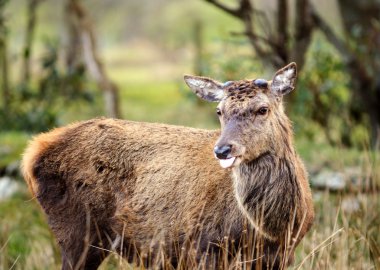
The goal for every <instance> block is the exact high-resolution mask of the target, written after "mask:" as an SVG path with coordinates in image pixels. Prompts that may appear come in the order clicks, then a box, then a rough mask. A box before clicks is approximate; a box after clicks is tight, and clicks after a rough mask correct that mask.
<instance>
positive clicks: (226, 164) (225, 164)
mask: <svg viewBox="0 0 380 270" xmlns="http://www.w3.org/2000/svg"><path fill="white" fill-rule="evenodd" d="M235 159H236V157H232V158H227V159H219V162H220V166H222V168H224V169H226V168H229V167H231V166H232V164H234V161H235Z"/></svg>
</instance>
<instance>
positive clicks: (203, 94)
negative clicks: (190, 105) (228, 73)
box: [184, 75, 225, 102]
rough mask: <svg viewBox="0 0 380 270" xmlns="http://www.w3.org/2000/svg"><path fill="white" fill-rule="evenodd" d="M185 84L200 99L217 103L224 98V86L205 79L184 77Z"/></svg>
mask: <svg viewBox="0 0 380 270" xmlns="http://www.w3.org/2000/svg"><path fill="white" fill-rule="evenodd" d="M184 79H185V82H186V84H187V85H188V86H189V87H190V89H191V90H193V92H194V93H195V94H196V95H197V96H198V97H200V98H202V99H204V100H207V101H212V102H219V101H221V100H222V99H223V97H224V86H225V85H224V84H222V83H220V82H218V81H215V80H213V79H210V78H206V77H199V76H190V75H185V76H184Z"/></svg>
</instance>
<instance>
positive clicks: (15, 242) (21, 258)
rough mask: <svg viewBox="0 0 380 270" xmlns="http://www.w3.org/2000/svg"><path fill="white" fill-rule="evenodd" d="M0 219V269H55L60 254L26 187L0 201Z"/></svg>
mask: <svg viewBox="0 0 380 270" xmlns="http://www.w3.org/2000/svg"><path fill="white" fill-rule="evenodd" d="M25 189H26V188H25ZM0 221H1V222H0V269H10V267H11V266H12V265H14V268H13V269H54V268H55V265H57V262H58V261H59V255H58V251H57V248H56V246H55V244H54V240H53V238H52V235H51V233H50V230H49V229H48V226H47V222H46V218H45V217H44V215H43V213H42V211H41V209H40V207H39V206H38V205H37V203H36V202H35V201H34V200H31V199H30V196H29V195H28V194H27V192H26V190H23V191H21V192H19V193H17V194H16V195H14V196H13V197H12V198H11V199H8V200H6V201H0Z"/></svg>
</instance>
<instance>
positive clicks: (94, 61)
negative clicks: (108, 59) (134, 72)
mask: <svg viewBox="0 0 380 270" xmlns="http://www.w3.org/2000/svg"><path fill="white" fill-rule="evenodd" d="M67 8H68V11H69V12H70V13H71V14H72V15H73V18H75V20H76V23H75V24H73V25H75V27H77V31H78V33H79V38H80V44H81V50H82V54H83V60H84V62H85V65H86V69H87V72H88V73H89V74H90V76H91V77H93V78H94V80H95V81H96V83H97V84H98V87H99V88H100V89H101V90H102V91H103V95H104V105H105V111H106V114H107V116H108V117H113V118H119V117H120V110H119V98H118V92H119V91H118V88H117V86H116V85H115V84H114V83H113V82H112V81H111V80H110V79H109V77H108V76H107V73H106V71H105V68H104V65H103V63H102V61H101V60H100V58H99V55H98V52H97V48H96V38H95V34H94V31H93V29H92V25H91V22H90V19H89V17H88V15H87V13H86V11H85V10H84V8H83V6H82V5H80V3H79V1H78V0H69V1H68V6H67Z"/></svg>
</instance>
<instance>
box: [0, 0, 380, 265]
mask: <svg viewBox="0 0 380 270" xmlns="http://www.w3.org/2000/svg"><path fill="white" fill-rule="evenodd" d="M291 61H295V62H297V65H298V69H299V77H298V82H297V89H296V91H294V92H292V93H291V94H290V95H289V96H287V97H286V100H285V103H286V110H287V114H288V115H289V117H290V119H291V120H292V121H293V124H294V133H295V141H296V147H297V150H298V152H299V153H300V155H301V156H302V157H303V159H304V160H305V163H306V166H307V168H308V171H309V174H310V181H311V185H312V187H313V194H314V201H315V207H316V213H317V218H316V221H315V225H314V227H313V229H312V230H311V231H310V232H309V234H308V236H307V237H306V238H305V240H304V241H303V242H302V243H301V244H300V246H299V248H298V250H297V259H296V262H295V264H294V267H293V268H294V269H380V234H379V231H380V199H379V193H378V192H379V187H380V160H379V158H380V156H379V144H380V2H379V1H378V0H361V1H350V0H267V1H259V0H251V1H250V0H192V1H190V0H154V1H149V0H125V1H122V0H107V1H101V0H92V1H90V0H60V1H59V0H12V1H11V0H0V269H10V268H12V269H59V265H60V258H59V251H58V250H57V247H56V245H55V243H54V240H53V238H52V235H51V233H50V231H49V229H48V228H47V225H46V219H45V217H44V215H43V214H42V211H41V210H40V208H39V207H38V205H37V204H36V202H35V201H34V200H32V199H31V197H30V195H29V193H28V191H27V190H26V187H25V184H24V183H23V181H22V178H21V176H20V172H19V162H20V159H21V154H22V151H23V149H24V148H25V146H26V143H27V141H28V140H29V139H30V138H31V137H32V136H33V134H36V133H39V132H44V131H47V130H49V129H51V128H53V127H56V126H61V125H64V124H67V123H70V122H73V121H79V120H84V119H90V118H93V117H98V116H108V117H118V118H124V119H130V120H136V121H149V122H162V123H169V124H178V125H185V126H192V127H198V128H208V129H212V128H218V127H219V123H218V120H217V118H216V116H215V106H216V105H215V104H206V103H205V102H203V101H200V100H198V99H197V97H196V96H195V95H194V94H192V93H191V92H190V90H188V89H187V87H186V86H185V84H184V82H183V75H184V74H194V75H203V76H208V77H213V78H214V79H217V80H219V81H227V80H238V79H243V78H265V79H268V80H269V79H271V78H272V76H273V74H274V72H275V71H276V70H277V69H279V68H281V67H283V66H285V65H286V64H287V63H289V62H291ZM102 269H129V266H128V265H127V264H126V263H125V262H122V261H120V260H119V259H118V258H117V257H116V256H111V257H110V258H109V259H108V260H106V261H105V262H104V263H103V265H102Z"/></svg>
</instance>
